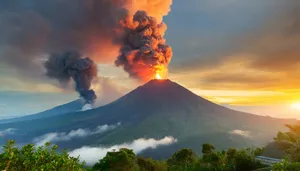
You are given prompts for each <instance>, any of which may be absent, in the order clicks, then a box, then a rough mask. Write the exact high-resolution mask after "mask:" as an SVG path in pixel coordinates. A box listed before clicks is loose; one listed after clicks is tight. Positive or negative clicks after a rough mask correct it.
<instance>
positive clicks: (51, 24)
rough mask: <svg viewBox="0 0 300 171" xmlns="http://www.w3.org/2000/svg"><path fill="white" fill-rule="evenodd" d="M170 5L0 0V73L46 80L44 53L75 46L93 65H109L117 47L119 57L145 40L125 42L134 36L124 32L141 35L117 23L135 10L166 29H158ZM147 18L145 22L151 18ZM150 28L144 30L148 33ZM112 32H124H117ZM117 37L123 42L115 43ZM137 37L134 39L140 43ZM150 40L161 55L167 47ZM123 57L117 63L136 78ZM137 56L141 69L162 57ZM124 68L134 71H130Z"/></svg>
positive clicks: (130, 0)
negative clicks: (126, 48) (99, 63)
mask: <svg viewBox="0 0 300 171" xmlns="http://www.w3.org/2000/svg"><path fill="white" fill-rule="evenodd" d="M171 4H172V0H155V1H153V0H139V1H135V0H76V1H74V0H63V1H62V0H51V1H41V0H27V1H26V2H25V1H23V0H14V1H13V2H12V1H11V0H1V1H0V24H1V27H0V33H1V39H0V59H1V64H0V72H3V71H4V72H10V73H11V74H13V75H14V77H17V78H18V79H23V80H26V81H28V80H30V82H33V81H37V82H39V83H40V82H41V81H44V82H48V80H45V79H44V74H43V70H44V68H43V64H42V63H43V61H44V60H45V56H47V55H48V54H50V53H52V52H65V51H67V50H69V49H75V50H78V51H80V52H82V54H84V55H86V56H89V57H90V58H91V59H93V60H94V61H95V62H97V63H98V62H101V63H102V62H105V63H107V62H111V63H113V62H114V61H115V60H116V58H117V57H118V54H119V50H120V47H122V50H121V52H123V53H121V55H120V56H123V57H126V56H127V55H126V54H125V52H133V51H132V50H129V51H128V50H127V51H125V50H124V49H125V47H127V46H128V47H130V48H133V49H137V48H138V47H140V48H145V47H146V46H145V43H139V45H137V42H135V43H134V44H131V43H132V41H130V42H128V45H126V43H125V39H126V37H131V38H135V37H136V36H127V35H128V34H129V33H130V34H132V33H133V32H136V33H138V32H139V33H141V31H139V30H138V29H136V28H137V27H128V25H125V26H124V27H122V25H120V21H124V20H127V21H129V20H131V21H133V19H132V18H133V15H134V14H135V13H136V12H137V11H138V10H142V11H145V12H147V13H148V15H149V16H153V17H155V18H156V19H157V25H156V28H157V29H155V30H160V31H162V30H164V29H165V28H164V29H163V27H164V26H162V25H163V24H160V23H161V22H162V18H163V16H165V15H167V14H168V12H169V11H170V6H171ZM139 13H140V12H139ZM141 18H144V19H146V18H148V17H142V16H136V17H135V19H134V20H135V21H137V22H136V23H138V22H140V19H141ZM147 20H148V21H149V23H150V20H149V19H147ZM151 20H152V19H151ZM151 22H152V21H151ZM131 24H134V23H131ZM140 25H142V24H140ZM153 27H154V26H153ZM140 28H141V27H139V29H140ZM158 28H159V29H158ZM151 29H152V28H151ZM151 29H147V30H149V31H151ZM116 30H119V33H125V34H116V32H115V31H116ZM152 31H153V29H152ZM153 35H158V33H153ZM161 36H163V34H161ZM152 38H154V37H153V36H152ZM117 39H119V40H124V41H115V40H117ZM139 39H140V38H138V39H137V40H138V41H140V40H139ZM152 42H153V43H159V44H160V45H159V46H158V45H155V44H152V45H151V47H158V48H153V49H154V50H156V52H157V51H160V50H161V51H162V52H160V53H164V52H163V51H164V50H163V49H168V48H164V47H163V48H162V47H161V46H162V44H163V43H162V40H161V39H158V40H155V41H152ZM157 49H158V50H157ZM140 52H141V50H140ZM140 56H141V55H140ZM149 56H150V55H149ZM153 56H154V55H153ZM123 57H119V58H118V61H119V62H118V63H119V65H122V66H126V67H125V68H126V70H127V71H128V72H129V73H130V74H131V75H136V77H141V75H142V74H140V73H141V72H138V71H136V70H137V68H135V67H133V66H135V65H128V64H126V62H123V61H122V60H121V59H122V58H123ZM137 59H138V58H137V57H136V58H135V60H134V62H135V61H139V62H140V61H143V62H146V64H147V65H145V66H147V67H145V68H148V66H149V63H159V64H160V63H161V61H163V60H162V59H159V60H157V61H158V62H155V60H153V59H152V58H150V59H147V60H144V59H143V60H137ZM148 60H149V61H151V62H148ZM165 60H167V59H165ZM121 61H122V62H121ZM153 61H154V62H153ZM164 62H165V63H163V64H167V63H166V61H164ZM125 64H126V65H125ZM128 66H130V67H131V68H132V69H134V70H132V69H131V70H130V67H129V68H128ZM141 68H142V69H143V68H144V67H141ZM4 83H5V82H4Z"/></svg>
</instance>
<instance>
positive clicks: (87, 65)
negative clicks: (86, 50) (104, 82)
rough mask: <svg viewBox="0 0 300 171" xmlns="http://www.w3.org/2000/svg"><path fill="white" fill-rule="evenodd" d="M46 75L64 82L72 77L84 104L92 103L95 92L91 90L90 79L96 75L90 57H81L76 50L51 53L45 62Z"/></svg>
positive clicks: (95, 67)
mask: <svg viewBox="0 0 300 171" xmlns="http://www.w3.org/2000/svg"><path fill="white" fill-rule="evenodd" d="M45 68H46V69H47V76H48V77H50V78H53V79H57V80H59V81H60V82H61V83H62V84H66V83H68V82H69V81H70V79H71V78H72V79H73V81H74V82H75V89H76V91H77V92H78V93H79V95H80V97H82V98H83V99H84V100H85V103H86V104H93V103H94V101H95V99H96V94H95V92H94V91H93V90H91V89H90V88H91V84H92V80H93V79H94V78H96V77H97V66H96V64H95V63H94V62H93V61H92V60H91V59H90V58H81V55H80V54H79V53H78V52H66V53H62V54H52V55H51V56H50V57H49V59H48V61H46V63H45Z"/></svg>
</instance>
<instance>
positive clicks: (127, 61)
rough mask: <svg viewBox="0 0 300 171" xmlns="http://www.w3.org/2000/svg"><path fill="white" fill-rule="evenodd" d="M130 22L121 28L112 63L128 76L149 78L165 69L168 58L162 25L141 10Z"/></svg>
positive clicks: (169, 51) (170, 53) (168, 48)
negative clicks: (116, 52)
mask: <svg viewBox="0 0 300 171" xmlns="http://www.w3.org/2000/svg"><path fill="white" fill-rule="evenodd" d="M129 23H130V21H129ZM133 23H134V24H135V25H134V26H132V25H130V24H128V23H127V25H126V26H125V27H124V28H123V29H124V32H123V34H124V35H123V39H122V42H121V45H122V47H121V49H120V55H119V57H118V59H117V60H116V61H115V63H116V65H117V66H123V68H124V70H125V71H126V72H128V73H129V74H130V76H132V77H135V78H139V79H143V80H149V79H151V78H154V77H155V75H156V73H161V72H165V70H166V69H167V65H168V64H169V62H170V61H171V58H172V48H171V47H170V46H169V45H167V44H166V43H165V42H166V41H165V39H164V38H163V34H164V32H165V31H166V25H165V24H164V23H158V22H157V20H156V19H155V18H154V17H151V16H149V15H148V14H147V12H145V11H137V12H136V13H135V14H134V16H133Z"/></svg>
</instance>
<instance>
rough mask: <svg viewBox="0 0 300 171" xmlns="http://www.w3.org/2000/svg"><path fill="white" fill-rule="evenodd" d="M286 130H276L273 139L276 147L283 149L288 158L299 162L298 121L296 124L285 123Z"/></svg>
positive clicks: (299, 127)
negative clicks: (287, 129)
mask: <svg viewBox="0 0 300 171" xmlns="http://www.w3.org/2000/svg"><path fill="white" fill-rule="evenodd" d="M286 127H288V128H289V131H288V132H285V133H282V132H278V133H277V136H276V137H275V138H274V140H276V141H277V144H278V148H279V149H282V150H284V151H285V152H286V153H287V156H288V157H289V160H291V161H294V162H300V123H299V124H297V125H286Z"/></svg>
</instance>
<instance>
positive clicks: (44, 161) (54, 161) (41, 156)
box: [0, 141, 84, 171]
mask: <svg viewBox="0 0 300 171" xmlns="http://www.w3.org/2000/svg"><path fill="white" fill-rule="evenodd" d="M14 145H15V141H8V143H7V144H6V145H4V146H3V153H1V154H0V170H6V171H21V170H22V171H31V170H65V171H82V170H84V169H83V168H84V163H80V162H79V159H78V158H73V157H70V156H69V155H68V153H67V152H65V151H64V152H62V153H57V152H56V149H57V146H56V145H54V146H52V147H51V144H50V143H46V144H45V146H42V147H38V148H35V147H34V145H33V144H28V145H25V146H23V147H22V148H21V149H19V148H16V147H14Z"/></svg>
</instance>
